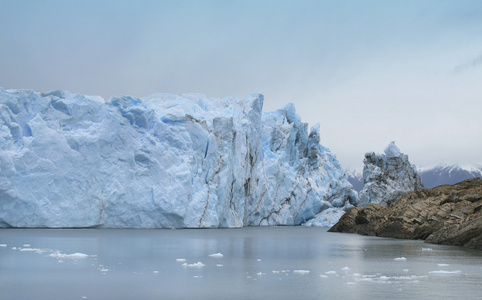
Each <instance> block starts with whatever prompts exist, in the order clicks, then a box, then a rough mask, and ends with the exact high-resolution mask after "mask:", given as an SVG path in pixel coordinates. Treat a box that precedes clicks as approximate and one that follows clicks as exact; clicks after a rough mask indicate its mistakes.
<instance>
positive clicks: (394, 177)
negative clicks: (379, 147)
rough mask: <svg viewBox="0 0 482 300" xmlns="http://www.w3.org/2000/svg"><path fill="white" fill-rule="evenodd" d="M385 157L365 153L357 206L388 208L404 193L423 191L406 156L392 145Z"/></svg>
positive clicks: (387, 148)
mask: <svg viewBox="0 0 482 300" xmlns="http://www.w3.org/2000/svg"><path fill="white" fill-rule="evenodd" d="M384 152H385V154H376V153H374V152H368V153H366V154H365V159H364V160H363V163H364V164H365V166H364V167H363V181H364V183H365V185H364V187H363V189H362V190H361V191H360V192H359V194H358V195H359V197H360V199H359V204H360V206H366V205H368V204H375V203H380V204H384V205H386V204H390V203H392V202H394V201H396V200H398V199H399V198H400V197H401V196H403V195H405V194H406V193H409V192H413V191H415V190H419V189H423V188H424V186H423V184H422V180H421V179H420V176H419V174H418V172H417V168H416V167H415V165H412V164H410V162H409V161H408V155H405V154H403V153H401V152H400V149H399V148H398V147H397V145H395V142H391V143H390V144H389V145H388V146H387V147H386V148H385V151H384Z"/></svg>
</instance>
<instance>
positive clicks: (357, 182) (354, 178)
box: [346, 170, 365, 192]
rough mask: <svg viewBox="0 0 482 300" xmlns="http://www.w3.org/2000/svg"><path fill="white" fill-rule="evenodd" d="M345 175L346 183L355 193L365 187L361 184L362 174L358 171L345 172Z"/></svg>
mask: <svg viewBox="0 0 482 300" xmlns="http://www.w3.org/2000/svg"><path fill="white" fill-rule="evenodd" d="M346 175H347V176H348V181H349V182H350V183H351V185H353V188H354V189H355V191H357V192H359V191H361V190H362V189H363V186H364V185H365V184H364V183H363V172H362V171H359V170H346Z"/></svg>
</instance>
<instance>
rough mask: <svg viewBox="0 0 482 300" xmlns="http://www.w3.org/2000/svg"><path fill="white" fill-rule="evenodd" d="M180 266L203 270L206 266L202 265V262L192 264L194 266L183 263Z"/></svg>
mask: <svg viewBox="0 0 482 300" xmlns="http://www.w3.org/2000/svg"><path fill="white" fill-rule="evenodd" d="M182 266H183V267H187V268H203V267H205V266H206V265H205V264H203V263H202V262H200V261H198V262H197V263H194V264H187V263H183V264H182Z"/></svg>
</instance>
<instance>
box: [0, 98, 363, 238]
mask: <svg viewBox="0 0 482 300" xmlns="http://www.w3.org/2000/svg"><path fill="white" fill-rule="evenodd" d="M262 107H263V96H262V95H258V94H253V95H250V96H249V97H247V98H246V100H244V101H239V100H236V99H231V98H226V99H208V98H206V97H205V96H202V95H194V94H189V95H183V96H175V95H167V94H156V95H152V96H150V97H146V98H142V99H138V98H134V97H128V96H124V97H114V98H111V99H110V100H107V101H105V100H104V99H102V98H100V97H88V96H83V95H76V94H71V93H68V92H61V91H57V92H51V93H45V94H43V93H42V94H41V93H36V92H34V91H29V90H3V89H0V227H91V226H98V227H111V228H112V227H115V228H126V227H129V228H166V227H167V228H182V227H196V228H198V227H209V228H216V227H241V226H247V225H250V226H258V225H299V224H302V223H304V222H306V221H307V220H310V219H312V218H313V217H314V216H315V215H316V214H319V213H320V212H323V211H324V210H326V209H329V208H338V209H342V210H345V209H348V208H351V207H353V205H354V204H356V203H357V200H358V198H357V194H356V192H354V191H353V189H352V186H351V184H350V183H349V182H348V181H347V177H346V175H345V173H344V171H343V169H342V168H341V166H340V165H339V163H338V161H337V160H336V157H335V155H334V154H333V153H331V152H330V150H329V149H328V148H325V147H323V146H322V145H321V144H320V136H319V128H318V127H316V126H315V127H314V128H312V129H311V131H310V132H308V128H307V124H305V123H302V122H301V119H300V117H299V116H298V115H297V114H296V112H295V109H294V106H293V105H287V106H285V107H284V108H282V109H279V110H277V111H274V112H270V113H263V112H262Z"/></svg>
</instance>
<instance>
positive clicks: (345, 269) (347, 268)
mask: <svg viewBox="0 0 482 300" xmlns="http://www.w3.org/2000/svg"><path fill="white" fill-rule="evenodd" d="M342 270H343V271H348V270H350V268H349V267H344V268H342Z"/></svg>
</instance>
